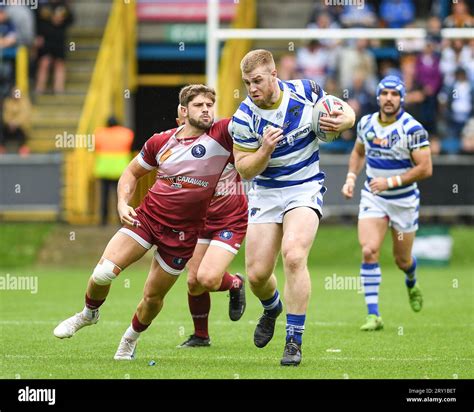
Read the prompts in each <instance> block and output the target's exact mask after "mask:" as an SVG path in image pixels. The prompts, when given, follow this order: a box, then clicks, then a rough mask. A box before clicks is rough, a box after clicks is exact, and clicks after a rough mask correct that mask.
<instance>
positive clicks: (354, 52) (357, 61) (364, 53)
mask: <svg viewBox="0 0 474 412" xmlns="http://www.w3.org/2000/svg"><path fill="white" fill-rule="evenodd" d="M368 45H369V42H368V40H365V39H358V40H357V41H356V44H355V47H348V46H346V47H344V48H342V49H341V50H340V51H339V53H338V57H337V61H338V65H337V68H338V71H339V84H340V86H341V87H342V88H343V89H349V88H350V87H351V85H352V77H353V75H354V72H360V73H362V74H363V76H364V79H365V82H366V86H367V87H368V88H369V90H371V91H374V92H375V88H376V87H377V78H376V70H377V64H376V61H375V57H374V55H373V54H372V53H371V52H370V51H369V50H368V49H367V48H368Z"/></svg>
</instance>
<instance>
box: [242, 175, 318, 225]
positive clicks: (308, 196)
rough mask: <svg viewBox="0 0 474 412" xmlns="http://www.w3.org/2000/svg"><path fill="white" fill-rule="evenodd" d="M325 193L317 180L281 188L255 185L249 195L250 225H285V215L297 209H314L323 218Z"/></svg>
mask: <svg viewBox="0 0 474 412" xmlns="http://www.w3.org/2000/svg"><path fill="white" fill-rule="evenodd" d="M325 191H326V188H325V187H324V186H323V185H322V181H321V182H319V181H316V180H315V181H312V182H306V183H302V184H301V185H295V186H289V187H281V188H267V187H262V186H257V185H255V187H253V188H252V189H250V190H249V193H248V199H249V223H283V217H284V216H285V213H286V212H288V211H290V210H291V209H295V208H297V207H309V208H311V209H314V210H315V211H316V212H317V213H318V215H319V217H321V216H322V215H323V212H322V207H323V195H324V192H325Z"/></svg>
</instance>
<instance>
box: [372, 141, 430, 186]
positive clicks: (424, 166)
mask: <svg viewBox="0 0 474 412" xmlns="http://www.w3.org/2000/svg"><path fill="white" fill-rule="evenodd" d="M411 158H412V160H413V163H415V166H414V167H412V168H411V169H410V170H407V171H406V172H405V173H403V174H401V175H397V176H391V177H389V178H385V177H377V178H375V179H372V181H371V182H370V184H369V186H370V189H371V190H372V193H378V192H382V191H383V190H387V189H392V188H396V187H399V186H405V185H409V184H411V183H413V182H418V181H419V180H423V179H426V178H428V177H430V176H431V175H432V174H433V164H432V162H431V150H430V147H429V146H424V147H421V148H419V149H415V150H412V152H411Z"/></svg>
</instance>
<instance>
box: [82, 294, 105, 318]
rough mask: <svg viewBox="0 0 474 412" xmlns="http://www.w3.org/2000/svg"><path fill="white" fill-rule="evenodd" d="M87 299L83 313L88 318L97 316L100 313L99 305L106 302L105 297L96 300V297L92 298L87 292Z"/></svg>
mask: <svg viewBox="0 0 474 412" xmlns="http://www.w3.org/2000/svg"><path fill="white" fill-rule="evenodd" d="M85 301H86V305H85V306H84V309H83V310H82V314H83V315H84V316H85V317H86V318H87V319H94V318H95V317H97V315H98V313H99V307H100V306H101V305H102V304H103V303H104V302H105V299H100V300H94V299H91V298H90V297H89V296H87V294H86V297H85Z"/></svg>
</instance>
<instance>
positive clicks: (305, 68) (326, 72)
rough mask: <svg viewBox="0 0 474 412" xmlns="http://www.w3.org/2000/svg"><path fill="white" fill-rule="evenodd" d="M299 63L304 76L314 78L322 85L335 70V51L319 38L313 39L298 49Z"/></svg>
mask: <svg viewBox="0 0 474 412" xmlns="http://www.w3.org/2000/svg"><path fill="white" fill-rule="evenodd" d="M297 63H298V69H299V70H300V71H301V72H302V76H303V77H304V78H306V79H311V80H314V81H315V82H316V83H318V84H320V85H321V86H322V87H324V83H325V80H326V77H327V76H330V75H331V74H332V73H333V72H334V70H335V61H334V53H333V52H332V50H330V49H328V48H327V47H324V46H323V45H322V44H321V43H320V42H319V41H318V40H311V41H310V42H309V44H308V46H306V47H303V48H302V49H299V50H298V52H297Z"/></svg>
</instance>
